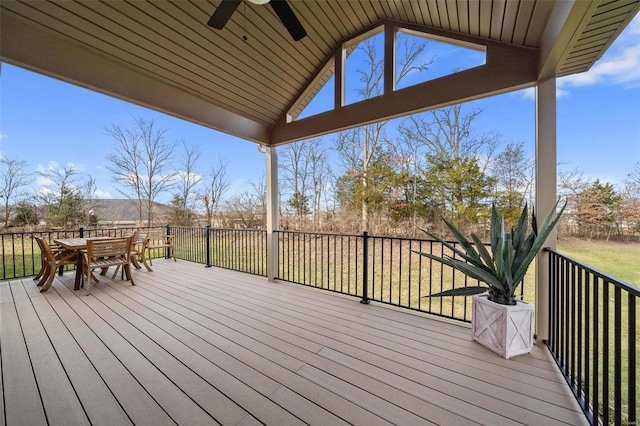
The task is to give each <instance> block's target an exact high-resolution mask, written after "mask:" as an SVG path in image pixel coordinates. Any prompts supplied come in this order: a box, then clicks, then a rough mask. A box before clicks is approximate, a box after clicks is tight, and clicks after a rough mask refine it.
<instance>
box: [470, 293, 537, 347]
mask: <svg viewBox="0 0 640 426" xmlns="http://www.w3.org/2000/svg"><path fill="white" fill-rule="evenodd" d="M472 300H473V311H472V312H473V318H472V320H471V329H472V337H473V340H475V341H476V342H478V343H480V344H481V345H483V346H485V347H487V348H489V349H491V350H492V351H493V352H495V353H497V354H498V355H500V356H502V357H503V358H505V359H509V358H511V357H513V356H516V355H522V354H526V353H529V352H531V348H532V347H533V322H534V316H533V314H534V309H535V307H534V305H532V304H530V303H526V302H522V301H518V303H517V304H516V305H499V304H497V303H494V302H490V301H489V300H488V299H487V296H486V295H476V296H473V298H472Z"/></svg>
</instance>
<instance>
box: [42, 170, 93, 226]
mask: <svg viewBox="0 0 640 426" xmlns="http://www.w3.org/2000/svg"><path fill="white" fill-rule="evenodd" d="M38 174H39V175H40V177H41V178H42V179H43V181H44V185H43V186H42V187H41V188H39V189H38V190H37V198H38V199H39V200H40V202H41V204H43V205H44V207H45V219H46V221H47V222H48V223H49V224H50V225H52V226H63V227H66V226H77V225H78V224H79V223H80V222H82V221H83V220H84V209H83V206H82V204H83V198H82V190H81V187H80V186H79V185H77V181H78V176H77V175H78V172H77V170H76V169H75V167H73V166H72V165H67V166H65V167H63V168H62V169H57V168H55V167H54V166H50V167H49V168H48V169H46V170H41V171H39V172H38Z"/></svg>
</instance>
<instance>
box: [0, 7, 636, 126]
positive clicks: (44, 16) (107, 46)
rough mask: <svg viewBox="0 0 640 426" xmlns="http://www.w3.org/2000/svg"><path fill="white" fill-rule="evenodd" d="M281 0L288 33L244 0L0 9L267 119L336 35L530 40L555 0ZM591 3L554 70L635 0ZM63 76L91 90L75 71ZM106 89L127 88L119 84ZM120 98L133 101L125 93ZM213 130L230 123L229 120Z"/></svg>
mask: <svg viewBox="0 0 640 426" xmlns="http://www.w3.org/2000/svg"><path fill="white" fill-rule="evenodd" d="M289 4H290V5H291V7H292V8H293V9H294V11H295V13H296V15H297V16H298V17H299V19H300V21H301V22H302V24H303V26H304V27H305V29H306V30H307V32H308V36H307V37H305V38H304V39H303V40H301V41H299V42H294V41H293V40H292V39H291V37H290V35H289V34H288V33H287V31H286V29H285V28H284V26H283V25H282V23H281V22H280V21H279V19H278V18H277V16H276V15H275V14H274V12H273V10H272V9H271V8H270V7H268V6H264V5H262V6H261V5H255V4H253V3H250V2H248V1H244V2H243V3H242V4H241V5H240V7H238V9H237V10H236V12H235V13H234V14H233V16H232V17H231V19H230V21H229V22H228V23H227V25H226V26H225V28H224V29H223V30H221V31H219V30H214V29H212V28H210V27H208V26H207V25H206V22H207V20H208V19H209V17H210V16H211V14H212V13H213V12H214V11H215V10H216V8H217V7H218V5H219V1H217V0H212V1H200V0H198V1H186V0H176V1H28V2H27V1H15V0H3V1H2V2H1V3H0V12H1V13H2V17H3V19H4V18H7V17H10V18H12V19H14V20H17V21H18V22H19V23H20V25H22V24H24V25H25V26H29V27H35V28H38V30H43V31H45V32H46V34H51V35H52V36H56V37H60V38H62V39H63V40H65V41H67V42H70V43H72V44H73V45H76V46H79V47H81V48H82V49H86V50H87V51H90V52H92V53H94V54H98V55H100V56H101V57H104V58H106V59H107V60H108V61H110V62H112V63H117V64H118V65H121V66H124V67H126V68H127V69H130V70H135V72H137V73H142V74H144V75H145V76H146V77H150V78H152V79H154V80H157V81H160V82H162V83H163V84H165V85H169V86H171V87H172V88H175V89H177V90H179V91H181V92H184V93H188V94H189V95H190V96H193V97H195V98H197V99H201V100H203V101H204V102H206V103H208V104H211V105H214V106H216V107H219V108H221V109H223V110H225V111H229V112H231V113H233V114H236V115H238V116H240V117H243V118H245V119H247V120H249V121H250V122H252V123H257V124H258V125H260V126H264V127H265V128H266V129H271V128H273V127H274V126H275V125H276V124H277V123H278V122H281V121H282V117H284V116H285V115H286V114H287V112H288V111H289V109H290V108H291V106H292V105H294V103H296V101H297V99H298V97H299V96H300V94H301V93H302V92H303V91H304V90H305V89H306V88H307V86H308V82H309V81H310V79H312V78H313V77H314V76H315V75H316V74H317V73H318V69H319V67H321V66H322V65H323V64H325V63H326V59H327V57H329V56H330V55H332V54H333V52H334V50H335V49H336V48H337V47H338V46H340V43H341V41H343V40H345V39H348V38H349V37H350V36H352V35H353V34H356V33H358V32H361V31H363V30H365V29H367V28H370V27H371V26H373V25H375V24H376V23H380V22H382V21H383V20H389V19H390V20H394V21H398V22H406V23H410V24H417V25H423V26H425V27H430V28H435V29H439V30H447V31H452V32H454V33H459V34H462V35H467V36H475V37H479V38H481V39H486V40H491V41H497V42H501V43H505V44H507V45H511V46H517V47H531V48H539V47H540V45H541V39H542V37H543V33H544V31H545V28H546V25H547V22H548V21H549V18H550V15H551V13H552V11H553V8H554V6H555V5H556V2H555V1H553V0H544V1H541V0H509V1H507V0H491V1H489V0H488V1H482V0H481V1H477V0H476V1H473V0H468V1H462V0H458V1H453V0H423V1H416V0H411V1H407V0H395V1H375V0H360V1H295V0H294V1H290V2H289ZM593 9H594V10H596V12H595V13H594V15H593V18H591V20H590V21H589V22H588V24H587V26H586V29H584V32H581V33H580V35H579V41H578V43H576V46H575V48H574V49H573V50H572V51H571V52H570V54H569V55H568V56H567V57H566V59H565V60H564V61H563V62H562V63H561V64H559V66H558V68H557V72H558V75H566V74H571V73H576V72H581V71H585V70H587V69H588V68H589V67H590V66H591V65H592V64H593V62H594V61H595V60H596V59H597V58H598V57H599V56H600V55H601V54H602V52H603V50H604V49H606V48H607V47H608V46H609V45H610V43H611V42H612V41H613V39H615V37H616V36H617V34H618V33H619V32H620V31H621V29H622V28H624V25H626V23H628V21H629V20H630V19H631V17H632V16H633V14H635V12H637V10H638V2H637V1H627V0H614V1H606V2H605V1H603V2H602V3H599V6H598V7H597V8H593ZM3 24H4V22H3ZM25 28H26V27H25ZM243 35H246V37H247V40H246V41H245V40H244V39H243ZM3 36H4V34H3ZM6 50H7V49H6V48H5V49H2V50H1V51H2V60H3V61H6V62H10V63H11V62H13V63H16V64H17V65H20V66H25V67H27V68H32V69H35V70H36V71H39V72H44V73H47V70H46V69H42V66H41V65H34V64H30V63H28V62H27V61H26V60H24V59H23V58H21V59H16V58H12V57H11V56H10V54H5V52H4V51H6ZM49 74H51V75H54V76H56V75H55V73H54V72H49ZM57 77H61V78H64V77H65V76H57ZM67 80H70V81H73V78H67ZM73 82H75V83H78V84H82V85H85V86H87V87H90V86H91V88H93V89H96V90H101V87H95V86H96V85H90V84H88V83H86V82H83V81H73ZM104 91H105V92H106V90H104ZM111 92H113V91H111ZM311 92H312V93H313V91H311ZM307 93H309V91H307ZM111 94H114V95H116V96H118V95H120V96H121V97H123V98H127V95H126V94H118V93H111ZM127 100H131V101H133V102H136V99H135V98H133V97H130V98H128V99H127ZM306 101H308V100H304V101H303V104H304V103H305V102H306ZM298 104H299V103H298ZM147 106H151V107H153V106H154V105H147ZM158 109H161V108H158ZM183 118H187V119H189V118H190V117H183ZM194 121H196V122H198V121H199V120H196V119H194ZM200 122H202V120H200ZM218 130H223V131H228V132H230V133H234V132H233V129H218ZM236 133H238V132H236Z"/></svg>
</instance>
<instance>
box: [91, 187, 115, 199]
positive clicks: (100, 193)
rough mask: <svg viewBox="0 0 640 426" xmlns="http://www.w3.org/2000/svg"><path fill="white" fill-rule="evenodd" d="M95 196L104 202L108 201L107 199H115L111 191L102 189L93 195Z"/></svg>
mask: <svg viewBox="0 0 640 426" xmlns="http://www.w3.org/2000/svg"><path fill="white" fill-rule="evenodd" d="M93 196H94V197H95V198H100V199H103V200H106V199H109V200H110V199H112V198H113V195H111V193H110V192H109V191H103V190H101V189H96V191H95V192H94V193H93Z"/></svg>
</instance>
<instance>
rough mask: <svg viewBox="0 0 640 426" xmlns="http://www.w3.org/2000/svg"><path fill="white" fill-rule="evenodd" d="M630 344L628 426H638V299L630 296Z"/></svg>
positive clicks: (628, 344)
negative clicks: (633, 425)
mask: <svg viewBox="0 0 640 426" xmlns="http://www.w3.org/2000/svg"><path fill="white" fill-rule="evenodd" d="M628 305H629V306H628V319H627V321H628V343H627V346H628V348H627V350H628V353H629V358H628V362H627V371H628V380H627V382H628V383H627V389H628V391H627V395H628V396H627V405H628V407H629V414H628V416H627V424H630V425H632V424H636V425H637V424H638V419H637V415H638V414H637V411H636V406H637V404H638V400H637V398H638V395H637V394H636V380H637V379H638V378H637V377H636V372H637V371H638V365H637V362H638V360H637V356H636V355H637V352H636V351H637V350H638V348H637V347H636V345H637V338H636V332H637V330H636V298H635V297H633V296H631V295H629V296H628Z"/></svg>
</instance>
